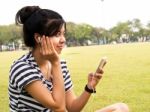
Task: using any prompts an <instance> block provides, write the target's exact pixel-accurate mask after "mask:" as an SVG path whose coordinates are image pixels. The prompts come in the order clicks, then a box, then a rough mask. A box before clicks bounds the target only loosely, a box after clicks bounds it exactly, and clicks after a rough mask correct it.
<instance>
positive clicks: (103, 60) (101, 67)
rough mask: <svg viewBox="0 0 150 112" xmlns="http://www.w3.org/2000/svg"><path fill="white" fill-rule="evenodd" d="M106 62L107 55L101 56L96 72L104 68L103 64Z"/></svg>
mask: <svg viewBox="0 0 150 112" xmlns="http://www.w3.org/2000/svg"><path fill="white" fill-rule="evenodd" d="M106 63H107V57H102V58H101V61H100V63H99V66H98V68H97V70H96V73H99V72H100V70H101V69H103V68H104V66H105V65H106Z"/></svg>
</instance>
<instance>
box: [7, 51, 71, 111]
mask: <svg viewBox="0 0 150 112" xmlns="http://www.w3.org/2000/svg"><path fill="white" fill-rule="evenodd" d="M61 68H62V73H63V78H64V84H65V91H67V90H69V89H70V88H71V87H72V81H71V78H70V73H69V70H68V69H67V65H66V61H63V60H62V61H61ZM35 80H41V81H42V82H43V84H44V85H45V86H46V87H47V88H48V89H49V91H52V88H53V84H52V82H50V81H48V80H46V79H45V78H44V77H43V75H42V72H41V71H40V68H39V67H38V65H37V63H36V61H35V59H34V57H33V55H32V53H31V52H29V53H28V54H26V55H24V56H22V57H21V58H20V59H18V60H17V61H15V62H14V63H13V65H12V66H11V69H10V76H9V101H10V104H9V105H10V111H11V112H51V111H52V110H50V109H47V108H45V107H44V106H43V105H42V104H40V103H39V102H38V101H36V100H35V99H34V98H33V97H32V96H31V95H29V94H28V93H27V92H26V91H25V89H24V87H25V86H26V85H28V84H29V83H31V82H33V81H35Z"/></svg>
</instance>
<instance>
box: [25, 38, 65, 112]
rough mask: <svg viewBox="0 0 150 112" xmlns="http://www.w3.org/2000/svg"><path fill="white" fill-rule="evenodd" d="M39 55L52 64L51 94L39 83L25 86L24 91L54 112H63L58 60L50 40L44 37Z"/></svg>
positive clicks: (63, 101) (61, 78)
mask: <svg viewBox="0 0 150 112" xmlns="http://www.w3.org/2000/svg"><path fill="white" fill-rule="evenodd" d="M41 54H42V57H43V58H44V59H45V60H48V61H50V63H51V64H52V75H53V82H52V83H53V89H52V93H51V92H50V91H49V90H48V89H47V88H46V87H45V86H44V85H43V84H42V82H41V81H34V82H32V83H31V84H29V85H27V86H26V88H25V89H26V90H27V91H28V93H29V94H30V95H31V96H32V97H34V98H35V99H36V100H37V101H39V102H40V103H41V104H42V105H44V106H45V107H47V108H49V109H52V110H54V111H55V112H65V90H64V80H63V75H62V72H61V65H60V59H59V56H58V54H57V52H56V51H55V49H54V46H53V44H52V42H51V40H50V39H49V38H48V37H45V36H43V38H42V39H41ZM60 99H61V100H60Z"/></svg>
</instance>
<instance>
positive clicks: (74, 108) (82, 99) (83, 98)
mask: <svg viewBox="0 0 150 112" xmlns="http://www.w3.org/2000/svg"><path fill="white" fill-rule="evenodd" d="M90 96H91V94H90V93H88V92H87V91H83V93H82V94H81V95H80V96H79V97H77V98H76V99H74V101H73V102H72V105H71V108H70V111H69V112H80V111H81V110H82V109H83V108H84V106H85V105H86V103H87V102H88V100H89V98H90Z"/></svg>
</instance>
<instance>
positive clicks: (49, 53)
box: [40, 35, 60, 64]
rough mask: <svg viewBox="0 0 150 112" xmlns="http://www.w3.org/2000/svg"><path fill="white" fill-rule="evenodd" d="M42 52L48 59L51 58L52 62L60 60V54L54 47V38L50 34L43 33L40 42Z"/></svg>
mask: <svg viewBox="0 0 150 112" xmlns="http://www.w3.org/2000/svg"><path fill="white" fill-rule="evenodd" d="M40 44H41V46H40V52H41V54H42V56H43V58H45V59H46V60H49V61H50V62H51V64H54V63H56V62H59V61H60V60H59V59H60V58H59V54H58V53H57V51H56V50H55V48H54V45H53V42H52V39H51V38H50V37H48V36H45V35H43V36H42V38H41V42H40Z"/></svg>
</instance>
